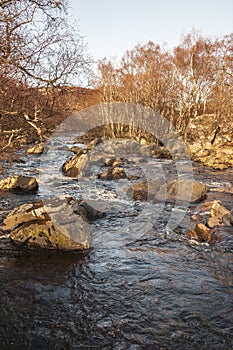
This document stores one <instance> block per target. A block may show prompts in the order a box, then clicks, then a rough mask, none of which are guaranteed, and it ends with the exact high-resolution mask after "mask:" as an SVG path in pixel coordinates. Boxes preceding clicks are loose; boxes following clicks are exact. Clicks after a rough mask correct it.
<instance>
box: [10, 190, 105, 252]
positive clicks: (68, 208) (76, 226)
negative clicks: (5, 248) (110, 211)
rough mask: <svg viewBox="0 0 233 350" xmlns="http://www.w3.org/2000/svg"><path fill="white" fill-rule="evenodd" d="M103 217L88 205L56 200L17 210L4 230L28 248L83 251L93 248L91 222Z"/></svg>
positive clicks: (67, 198)
mask: <svg viewBox="0 0 233 350" xmlns="http://www.w3.org/2000/svg"><path fill="white" fill-rule="evenodd" d="M102 215H103V213H102V212H98V210H95V209H93V208H92V207H91V206H90V205H89V204H88V203H87V202H85V201H76V200H74V199H73V198H72V197H66V198H54V199H50V200H46V201H44V202H42V201H40V202H37V203H30V204H24V205H21V206H20V207H18V208H16V209H14V210H13V211H11V212H10V213H9V214H8V216H7V217H6V218H5V220H4V222H3V230H5V231H6V230H11V232H10V238H11V239H12V241H14V242H15V243H17V244H20V245H23V246H25V247H28V248H46V249H49V250H61V251H76V250H81V251H83V250H88V249H90V247H91V229H90V225H89V221H88V220H89V219H90V220H92V219H96V218H99V217H100V216H102Z"/></svg>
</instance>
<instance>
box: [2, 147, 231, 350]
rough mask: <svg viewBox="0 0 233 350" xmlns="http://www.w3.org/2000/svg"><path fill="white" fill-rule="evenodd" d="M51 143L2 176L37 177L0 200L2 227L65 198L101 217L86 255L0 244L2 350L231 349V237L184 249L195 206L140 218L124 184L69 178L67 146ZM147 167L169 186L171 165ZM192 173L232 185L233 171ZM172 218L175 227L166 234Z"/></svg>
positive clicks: (166, 207) (146, 212) (141, 209)
mask: <svg viewBox="0 0 233 350" xmlns="http://www.w3.org/2000/svg"><path fill="white" fill-rule="evenodd" d="M56 142H57V143H56V147H54V148H53V149H52V148H51V151H50V153H49V155H46V157H45V158H44V159H43V157H42V162H41V163H40V161H41V157H38V156H30V158H28V159H27V160H26V164H18V165H14V166H13V167H12V168H10V169H7V173H8V174H13V173H23V174H30V175H34V176H37V177H38V178H39V181H40V190H39V192H38V194H37V195H29V196H19V195H18V196H17V195H14V194H10V195H9V194H2V195H1V208H0V211H1V215H2V217H4V216H5V215H6V213H7V212H8V211H9V210H10V209H11V208H13V207H15V206H16V205H19V204H21V203H25V202H29V201H32V200H37V199H41V198H44V197H46V196H51V195H55V196H56V195H60V194H67V193H69V194H71V195H73V196H75V197H76V198H78V197H80V196H87V197H88V198H90V199H97V200H102V201H105V202H106V203H108V211H107V214H106V215H105V217H104V218H103V219H99V220H97V221H95V222H93V223H92V232H93V242H92V249H91V250H90V252H88V254H86V255H69V254H65V255H64V254H51V253H50V254H49V253H48V254H47V253H44V254H41V253H36V252H34V253H29V252H27V251H26V250H22V249H20V248H18V247H16V246H14V245H13V244H12V243H11V242H10V241H9V239H8V238H7V237H4V236H3V237H1V240H0V280H1V294H0V295H1V297H0V303H1V308H0V310H1V317H0V344H1V346H0V348H1V349H119V350H120V349H131V350H136V349H161V350H162V349H163V350H165V349H174V350H179V349H180V350H184V349H185V350H186V349H187V350H189V349H190V350H191V349H193V350H194V349H195V350H196V349H200V350H203V349H226V350H229V349H233V336H232V334H233V316H232V312H233V305H232V302H233V275H232V272H233V254H232V253H233V227H232V228H225V229H224V230H223V229H221V230H220V229H219V233H220V234H221V240H220V241H219V242H217V243H215V244H212V245H208V244H197V243H195V242H193V241H190V240H188V239H186V236H185V232H186V231H187V229H188V228H190V225H191V224H190V212H195V205H192V206H191V208H188V209H187V208H182V206H179V207H176V208H174V207H173V205H172V204H171V203H165V204H163V205H162V204H161V203H160V204H155V205H154V206H153V207H150V205H149V204H148V206H147V207H146V209H145V204H143V203H140V202H133V201H132V200H130V199H127V197H125V196H124V193H125V192H124V188H125V186H126V182H127V181H128V180H120V181H119V182H113V181H108V182H104V181H101V180H96V179H95V178H94V177H91V180H88V181H87V182H85V180H84V181H83V182H81V183H80V182H79V181H77V180H74V179H70V178H67V177H65V176H63V175H62V173H61V172H60V167H61V165H62V163H63V161H64V159H66V158H67V157H69V156H70V152H68V151H67V150H66V148H65V147H64V144H66V146H70V144H69V142H68V141H65V140H60V141H59V140H58V141H56ZM58 150H59V153H58ZM149 162H151V165H153V171H155V169H157V170H156V172H157V176H159V175H160V176H162V177H164V176H165V177H166V179H167V178H173V177H174V175H175V170H174V166H173V165H174V164H173V162H172V160H156V159H155V160H150V161H149ZM147 164H148V162H147ZM52 168H53V172H51V169H52ZM149 168H150V167H149ZM44 169H47V170H46V171H47V172H44ZM54 169H55V170H54ZM151 169H152V168H151ZM184 169H185V166H184ZM193 170H194V177H195V179H197V180H199V181H202V182H204V183H206V184H207V185H208V186H209V187H210V188H212V189H216V188H222V187H224V186H225V187H229V186H232V185H233V184H232V178H233V177H232V175H233V171H232V169H229V170H225V171H223V172H217V171H215V172H214V171H211V170H210V169H208V168H204V167H202V166H200V165H198V164H194V167H193ZM94 171H95V170H94ZM128 171H129V172H130V171H131V169H130V166H129V168H128ZM137 171H138V170H137ZM44 173H45V174H47V175H45V176H47V177H43V176H44V175H43V174H44ZM41 174H42V175H43V176H42V175H41ZM161 174H162V175H161ZM213 199H220V200H222V202H223V204H224V205H226V206H228V207H229V208H232V207H233V206H232V203H233V201H232V194H227V193H224V192H217V191H216V190H213V191H210V192H209V193H208V196H207V199H206V201H209V200H213ZM154 212H157V213H158V215H157V216H156V215H155V217H153V218H152V220H151V217H152V216H153V213H154ZM174 212H175V213H176V212H177V213H178V212H182V213H183V219H182V222H181V223H180V225H179V226H178V227H177V229H175V230H170V231H169V230H167V229H166V224H167V222H168V221H169V218H170V217H171V215H173V216H174ZM172 213H173V214H172ZM151 223H152V227H151V228H150V225H149V224H151Z"/></svg>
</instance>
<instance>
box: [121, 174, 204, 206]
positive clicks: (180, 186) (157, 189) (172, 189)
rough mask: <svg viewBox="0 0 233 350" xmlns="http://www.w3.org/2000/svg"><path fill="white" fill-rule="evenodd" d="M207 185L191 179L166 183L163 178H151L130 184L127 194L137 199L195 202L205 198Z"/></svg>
mask: <svg viewBox="0 0 233 350" xmlns="http://www.w3.org/2000/svg"><path fill="white" fill-rule="evenodd" d="M207 190H208V188H207V186H206V185H204V184H202V183H200V182H198V181H192V180H190V179H178V180H173V181H170V182H167V183H164V181H163V180H162V179H156V178H155V179H149V180H148V181H146V180H145V181H142V182H139V183H136V184H134V185H132V186H130V187H129V188H128V189H127V195H128V196H129V197H131V198H133V199H135V200H142V201H146V200H148V199H149V200H152V201H153V202H156V201H164V200H169V201H176V200H178V201H184V202H186V201H187V202H190V203H195V202H198V201H201V200H202V199H203V198H205V196H206V193H207Z"/></svg>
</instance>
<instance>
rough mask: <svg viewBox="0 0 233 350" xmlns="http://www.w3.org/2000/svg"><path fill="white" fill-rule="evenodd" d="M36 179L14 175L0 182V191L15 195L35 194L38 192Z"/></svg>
mask: <svg viewBox="0 0 233 350" xmlns="http://www.w3.org/2000/svg"><path fill="white" fill-rule="evenodd" d="M38 187H39V185H38V183H37V181H36V178H34V177H31V176H23V175H14V176H9V177H7V178H5V179H3V180H0V190H1V191H10V192H14V193H17V194H28V193H36V192H37V190H38Z"/></svg>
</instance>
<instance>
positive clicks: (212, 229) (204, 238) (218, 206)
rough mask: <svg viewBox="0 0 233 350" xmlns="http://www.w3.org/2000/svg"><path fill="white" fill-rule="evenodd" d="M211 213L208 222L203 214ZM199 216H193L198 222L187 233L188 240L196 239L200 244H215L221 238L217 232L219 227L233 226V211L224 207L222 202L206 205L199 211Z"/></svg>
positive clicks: (216, 201)
mask: <svg viewBox="0 0 233 350" xmlns="http://www.w3.org/2000/svg"><path fill="white" fill-rule="evenodd" d="M207 211H208V212H209V217H208V218H207V220H206V219H205V218H204V215H203V214H202V213H204V212H205V213H206V212H207ZM198 212H199V213H198V214H195V215H193V216H192V219H193V220H194V221H195V222H197V223H196V226H195V228H194V229H193V230H190V231H189V232H188V233H187V237H188V238H194V239H196V240H197V241H199V242H207V243H214V242H215V241H216V240H218V239H219V238H220V237H219V235H218V233H217V232H216V228H218V227H219V226H231V225H233V210H231V211H230V210H228V209H227V208H225V207H224V206H223V204H222V203H221V201H218V200H215V201H213V202H208V203H205V204H204V205H202V206H200V207H199V209H198Z"/></svg>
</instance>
